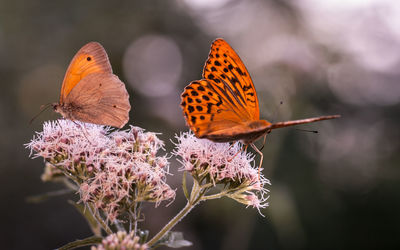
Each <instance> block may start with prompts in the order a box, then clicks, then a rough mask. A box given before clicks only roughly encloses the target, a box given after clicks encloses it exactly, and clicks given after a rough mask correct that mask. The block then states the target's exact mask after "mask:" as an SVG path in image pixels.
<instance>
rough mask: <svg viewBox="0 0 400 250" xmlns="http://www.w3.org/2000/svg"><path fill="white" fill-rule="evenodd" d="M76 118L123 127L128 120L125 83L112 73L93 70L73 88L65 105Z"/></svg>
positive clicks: (72, 116)
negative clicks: (93, 71) (92, 72)
mask: <svg viewBox="0 0 400 250" xmlns="http://www.w3.org/2000/svg"><path fill="white" fill-rule="evenodd" d="M64 105H66V106H67V107H68V106H69V107H70V109H71V110H73V112H70V116H71V118H72V119H74V120H79V121H83V122H90V123H95V124H101V125H109V126H113V127H118V128H121V127H123V126H124V125H125V124H126V123H127V122H128V120H129V111H130V109H131V106H130V104H129V94H128V92H127V91H126V88H125V84H124V83H123V82H122V81H121V80H120V79H119V78H118V77H117V76H116V75H113V74H109V73H94V74H90V75H88V76H86V77H85V78H83V79H82V80H81V81H80V82H79V83H78V84H77V85H76V86H75V88H73V89H72V90H71V92H70V93H69V95H68V96H67V97H66V99H65V104H64Z"/></svg>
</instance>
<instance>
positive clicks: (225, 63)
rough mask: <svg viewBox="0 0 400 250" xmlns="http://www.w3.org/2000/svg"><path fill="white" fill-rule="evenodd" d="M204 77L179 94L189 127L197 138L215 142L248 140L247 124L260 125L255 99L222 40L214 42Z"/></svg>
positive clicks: (243, 71)
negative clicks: (257, 122)
mask: <svg viewBox="0 0 400 250" xmlns="http://www.w3.org/2000/svg"><path fill="white" fill-rule="evenodd" d="M203 77H204V78H205V79H202V80H198V81H193V82H191V84H189V85H188V86H187V87H186V88H185V91H184V92H183V94H182V102H181V107H182V109H183V113H184V116H185V118H186V122H187V124H188V125H189V127H190V128H191V129H192V131H194V133H195V134H196V136H197V137H199V138H208V139H211V140H213V141H218V142H226V141H234V140H239V139H243V138H244V137H248V134H249V132H251V128H249V124H250V123H251V122H254V121H259V116H260V112H259V107H258V99H257V95H256V91H255V88H254V85H253V82H252V80H251V77H250V75H249V73H248V72H247V69H246V67H245V66H244V64H243V62H242V60H241V59H240V58H239V56H238V55H237V54H236V52H235V51H234V50H233V49H232V48H231V47H230V46H229V44H228V43H227V42H225V41H224V40H222V39H217V40H215V41H214V42H213V44H212V46H211V50H210V54H209V56H208V59H207V61H206V63H205V66H204V70H203ZM268 124H269V123H268Z"/></svg>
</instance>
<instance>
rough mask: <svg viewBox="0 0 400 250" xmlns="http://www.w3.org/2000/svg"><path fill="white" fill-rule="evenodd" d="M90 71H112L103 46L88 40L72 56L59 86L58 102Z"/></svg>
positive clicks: (90, 72)
mask: <svg viewBox="0 0 400 250" xmlns="http://www.w3.org/2000/svg"><path fill="white" fill-rule="evenodd" d="M92 73H109V74H111V73H112V69H111V65H110V61H109V60H108V56H107V53H106V51H105V50H104V48H103V46H101V45H100V44H99V43H97V42H90V43H88V44H86V45H85V46H83V47H82V48H81V49H80V50H79V51H78V52H77V53H76V55H75V56H74V58H72V60H71V63H70V64H69V66H68V69H67V72H66V73H65V77H64V80H63V83H62V87H61V94H60V103H63V102H64V100H65V98H66V97H67V96H68V94H69V93H70V92H71V90H72V89H73V88H74V87H75V86H76V85H77V84H78V82H79V81H81V80H82V79H83V78H84V77H86V76H87V75H89V74H92Z"/></svg>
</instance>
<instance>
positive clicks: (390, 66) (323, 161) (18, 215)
mask: <svg viewBox="0 0 400 250" xmlns="http://www.w3.org/2000/svg"><path fill="white" fill-rule="evenodd" d="M399 27H400V3H399V2H398V1H391V0H348V1H340V0H325V1H318V0H298V1H296V0H269V1H266V0H264V1H262V0H247V1H241V0H176V1H172V0H171V1H165V0H154V1H106V0H103V1H44V0H38V1H20V0H15V1H6V0H2V1H0V74H1V83H0V85H1V91H0V115H1V119H0V129H1V131H2V132H1V133H0V154H1V165H0V183H1V189H0V199H1V206H0V209H1V213H0V225H1V231H0V246H1V248H2V249H53V248H56V247H60V246H62V245H64V244H66V243H68V242H70V241H73V240H75V239H80V238H84V237H88V236H90V230H89V227H88V226H87V225H86V222H85V220H84V219H83V218H82V217H81V216H80V214H79V213H78V212H77V211H75V209H74V208H73V207H72V206H71V205H69V204H68V203H67V201H66V199H67V198H69V197H66V196H64V197H59V198H54V199H51V200H48V201H46V202H44V203H40V204H29V203H26V201H25V198H26V197H28V196H31V195H36V194H40V193H43V192H47V191H51V190H57V189H60V188H61V186H58V185H56V184H49V183H43V182H41V180H40V175H41V173H42V171H43V167H44V164H43V161H42V159H35V160H31V159H29V151H28V150H27V149H25V148H24V143H27V142H29V141H30V139H32V137H33V135H34V134H35V131H41V130H42V123H43V122H44V121H46V120H54V119H57V118H58V115H56V114H54V113H53V112H52V111H48V112H45V113H44V114H42V115H41V116H40V117H39V118H37V119H36V120H35V121H34V123H33V125H29V120H30V119H31V118H32V117H33V116H34V115H35V114H37V113H38V112H39V108H40V106H41V105H42V104H46V103H49V102H56V101H58V98H59V92H60V88H61V82H62V79H63V77H64V74H65V71H66V69H67V67H68V64H69V62H70V60H71V59H72V57H73V56H74V54H75V53H76V52H77V51H78V50H79V48H80V47H82V46H83V45H84V44H86V43H87V42H89V41H98V42H100V43H101V44H102V45H103V46H104V47H105V49H106V50H107V52H108V54H109V57H110V61H111V65H112V66H113V70H114V73H115V74H117V75H118V76H119V77H120V78H121V79H122V80H123V81H124V82H125V83H126V86H127V89H128V91H129V93H130V96H131V98H130V100H131V105H132V107H133V108H132V111H131V113H130V116H131V117H130V122H129V124H132V125H136V126H140V127H143V128H145V129H146V130H148V131H154V132H160V133H162V134H161V135H160V138H161V139H162V140H164V141H165V143H166V152H170V151H171V150H172V148H173V144H172V143H171V141H170V140H171V139H173V137H174V135H175V134H176V133H179V132H180V131H187V130H188V128H187V127H186V126H185V123H184V119H183V116H182V111H181V109H180V107H179V103H180V94H181V92H182V91H183V88H184V87H185V86H186V85H187V84H189V82H190V81H192V80H196V79H200V78H201V73H202V69H203V65H204V62H205V60H206V58H207V56H208V52H209V47H210V44H211V42H212V41H213V40H214V39H215V38H218V37H223V38H224V39H226V40H227V41H228V42H229V43H230V44H231V46H232V47H233V48H234V49H235V50H236V52H237V53H238V54H239V55H240V57H241V58H242V60H243V62H244V63H245V65H246V67H247V69H248V70H249V72H250V74H251V76H252V79H253V81H254V83H255V86H256V89H257V93H258V97H259V102H260V110H261V117H262V118H264V119H267V120H272V121H284V120H290V119H300V118H307V117H313V116H320V115H331V114H341V115H342V118H341V119H338V120H332V121H323V122H319V123H313V124H308V125H303V126H299V127H298V128H302V129H310V130H318V131H319V133H318V134H313V133H306V132H301V131H298V130H296V129H294V128H285V129H280V130H276V131H273V132H272V133H271V134H270V135H269V136H268V139H267V143H266V145H265V148H264V149H263V152H264V165H263V167H264V171H263V173H264V175H265V176H266V177H267V178H269V179H270V180H271V183H272V186H271V187H270V190H271V197H270V200H269V201H270V206H269V207H268V208H266V209H264V210H263V211H262V212H263V213H264V214H265V215H266V217H265V218H263V217H261V216H260V215H259V214H258V213H257V211H256V210H255V209H252V208H247V209H246V208H245V207H244V206H242V205H241V204H239V203H236V202H234V201H233V200H228V199H222V200H215V201H209V202H206V203H202V204H201V205H200V206H198V207H196V208H195V209H194V210H193V211H192V212H191V213H190V214H189V215H188V216H187V217H186V218H184V220H183V221H181V222H180V223H179V224H178V225H177V227H176V228H175V229H174V230H176V231H184V233H185V238H186V239H188V240H189V241H191V242H193V243H194V245H193V246H192V247H191V248H190V249H373V248H379V249H392V248H396V247H397V249H398V248H399V247H400V238H399V237H398V235H399V233H400V226H399V225H400V224H399V223H400V215H399V211H400V195H399V190H400V169H399V163H400V154H399V152H400V151H399V150H400V134H399V124H400V116H399V115H400V105H399V102H400V83H399V81H400V70H399V68H400V29H399ZM281 102H282V103H283V104H280V103H281ZM258 145H260V142H259V143H258ZM258 160H259V158H257V161H258ZM179 167H180V166H179V164H178V163H177V162H175V161H174V160H173V159H172V160H171V168H170V169H171V172H173V173H174V174H175V176H172V177H169V179H168V182H169V184H170V185H171V186H172V187H174V188H176V189H177V198H176V200H175V202H174V203H173V204H172V205H170V206H169V207H168V208H163V207H162V206H161V207H159V208H157V209H154V208H153V206H152V205H150V206H148V209H149V210H148V212H147V213H146V221H145V223H144V224H142V228H143V229H148V230H150V232H151V235H154V234H155V233H156V232H158V230H159V229H160V228H161V227H162V226H163V225H164V224H165V223H166V222H167V221H169V219H170V218H172V217H173V216H174V215H175V214H176V213H177V211H178V210H180V209H181V208H182V207H183V206H184V204H185V201H184V198H183V197H184V196H183V194H182V190H181V186H180V185H181V175H182V173H181V172H178V171H177V169H178V168H179Z"/></svg>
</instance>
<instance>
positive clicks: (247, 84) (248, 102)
mask: <svg viewBox="0 0 400 250" xmlns="http://www.w3.org/2000/svg"><path fill="white" fill-rule="evenodd" d="M203 78H204V79H207V80H209V81H210V82H211V83H212V84H213V85H214V87H215V88H214V89H215V90H216V91H217V93H218V94H219V95H222V96H224V97H225V99H226V100H227V101H228V102H229V105H230V106H232V108H234V109H235V110H237V111H239V112H237V113H238V115H239V116H240V118H241V120H259V119H260V110H259V105H258V98H257V93H256V89H255V87H254V84H253V81H252V80H251V77H250V74H249V73H248V71H247V69H246V66H245V65H244V63H243V62H242V60H241V59H240V57H239V56H238V54H236V52H235V51H234V50H233V49H232V47H231V46H230V45H229V44H228V43H227V42H226V41H225V40H223V39H221V38H219V39H216V40H215V41H214V42H213V43H212V45H211V50H210V53H209V55H208V59H207V61H206V63H205V65H204V69H203Z"/></svg>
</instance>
